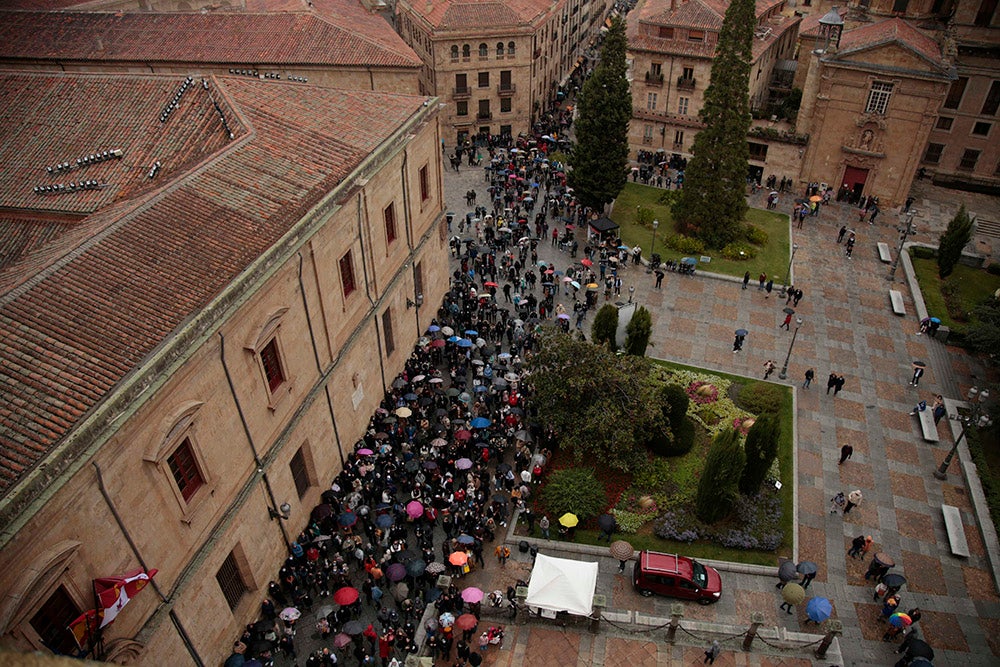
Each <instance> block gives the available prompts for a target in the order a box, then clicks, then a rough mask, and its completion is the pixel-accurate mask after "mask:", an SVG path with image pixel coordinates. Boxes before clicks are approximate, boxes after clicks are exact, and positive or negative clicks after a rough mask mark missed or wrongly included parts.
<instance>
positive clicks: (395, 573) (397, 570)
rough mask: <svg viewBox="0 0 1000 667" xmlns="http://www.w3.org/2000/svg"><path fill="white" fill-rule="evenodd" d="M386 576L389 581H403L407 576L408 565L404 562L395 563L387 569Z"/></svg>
mask: <svg viewBox="0 0 1000 667" xmlns="http://www.w3.org/2000/svg"><path fill="white" fill-rule="evenodd" d="M385 576H386V577H388V578H389V581H402V580H403V579H404V578H405V577H406V566H405V565H403V564H402V563H393V564H392V565H390V566H389V567H388V568H387V569H386V571H385Z"/></svg>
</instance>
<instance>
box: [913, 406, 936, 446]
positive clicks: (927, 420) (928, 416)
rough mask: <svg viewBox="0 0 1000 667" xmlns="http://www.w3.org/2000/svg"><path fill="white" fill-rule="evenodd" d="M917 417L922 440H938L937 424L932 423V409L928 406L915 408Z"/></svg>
mask: <svg viewBox="0 0 1000 667" xmlns="http://www.w3.org/2000/svg"><path fill="white" fill-rule="evenodd" d="M917 418H918V419H919V420H920V430H921V431H923V434H924V440H926V441H927V442H937V441H938V430H937V424H935V423H934V411H933V410H931V409H930V408H927V409H926V410H917Z"/></svg>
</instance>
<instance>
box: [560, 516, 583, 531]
mask: <svg viewBox="0 0 1000 667" xmlns="http://www.w3.org/2000/svg"><path fill="white" fill-rule="evenodd" d="M578 523H580V520H579V519H577V518H576V515H575V514H573V513H571V512H566V513H565V514H563V515H562V516H561V517H559V525H561V526H566V527H567V528H572V527H573V526H575V525H576V524H578Z"/></svg>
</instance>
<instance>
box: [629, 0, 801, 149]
mask: <svg viewBox="0 0 1000 667" xmlns="http://www.w3.org/2000/svg"><path fill="white" fill-rule="evenodd" d="M727 6H728V3H727V2H724V1H723V0H684V1H680V0H645V1H644V2H641V3H640V4H639V5H638V7H637V8H636V9H635V10H634V11H633V12H631V13H630V14H629V16H628V57H629V59H630V61H631V62H630V70H631V77H632V123H631V125H630V127H629V150H630V152H631V153H632V155H633V156H635V154H636V153H637V152H638V151H639V150H646V151H653V152H656V151H662V152H664V153H667V154H670V153H677V154H680V155H683V156H689V155H690V149H691V145H692V144H693V143H694V137H695V134H697V132H698V130H699V129H700V128H701V122H700V120H699V119H698V114H699V112H700V111H701V107H702V104H703V101H704V95H705V89H706V88H707V87H708V84H709V81H710V80H711V74H712V58H713V57H714V54H715V48H716V44H717V42H718V38H719V31H720V30H721V28H722V20H723V16H724V15H725V12H726V7H727ZM786 14H787V12H785V2H784V0H766V1H764V0H762V1H761V2H758V3H757V26H756V28H755V37H754V46H753V56H754V60H753V68H752V70H751V73H750V91H749V92H750V103H751V107H752V108H754V109H760V108H761V107H762V106H763V105H764V104H765V102H766V101H767V99H768V87H769V84H770V82H771V79H772V72H773V70H774V68H775V66H776V65H777V64H778V63H779V62H780V61H784V60H789V59H791V58H792V57H793V54H794V50H795V37H796V26H797V25H798V22H799V18H798V17H795V16H789V15H786Z"/></svg>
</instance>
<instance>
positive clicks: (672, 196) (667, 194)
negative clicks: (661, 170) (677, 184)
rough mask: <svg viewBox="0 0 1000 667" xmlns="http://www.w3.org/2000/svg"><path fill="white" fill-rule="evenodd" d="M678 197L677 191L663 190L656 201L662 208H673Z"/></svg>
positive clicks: (678, 192)
mask: <svg viewBox="0 0 1000 667" xmlns="http://www.w3.org/2000/svg"><path fill="white" fill-rule="evenodd" d="M678 195H680V191H679V190H664V191H663V192H661V193H660V196H659V197H658V198H657V200H656V201H657V203H660V204H663V205H664V206H673V203H674V202H675V201H676V200H677V197H678Z"/></svg>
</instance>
